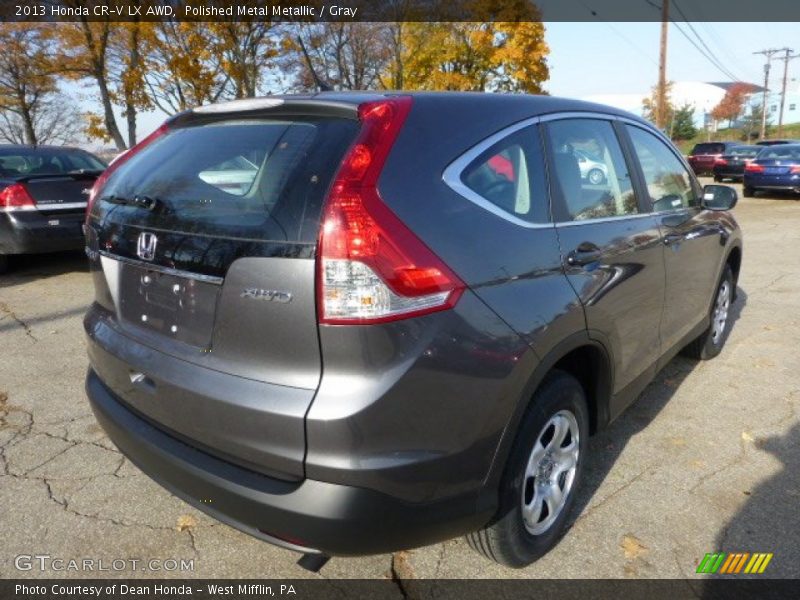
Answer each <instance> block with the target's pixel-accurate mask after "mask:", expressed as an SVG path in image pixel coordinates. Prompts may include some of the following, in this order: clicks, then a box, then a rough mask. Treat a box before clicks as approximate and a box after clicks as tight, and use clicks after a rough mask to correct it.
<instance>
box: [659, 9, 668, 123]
mask: <svg viewBox="0 0 800 600" xmlns="http://www.w3.org/2000/svg"><path fill="white" fill-rule="evenodd" d="M661 1H662V4H661V47H660V49H659V52H658V89H657V91H656V127H658V128H659V129H662V130H663V129H664V127H665V126H666V123H667V33H668V32H669V0H661Z"/></svg>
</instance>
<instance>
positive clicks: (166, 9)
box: [0, 0, 800, 33]
mask: <svg viewBox="0 0 800 600" xmlns="http://www.w3.org/2000/svg"><path fill="white" fill-rule="evenodd" d="M661 2H662V0H305V1H304V0H0V20H3V21H20V22H46V21H52V22H58V21H81V20H86V21H137V20H138V21H190V22H191V21H197V22H200V21H221V20H230V21H275V22H280V21H306V22H315V21H338V22H386V21H422V22H425V21H476V22H500V21H510V22H523V21H546V22H554V21H574V22H579V21H598V22H603V21H606V22H617V21H627V22H631V21H660V20H661V19H662V5H661ZM669 19H670V20H672V21H676V22H685V21H691V22H703V21H709V22H719V21H722V22H736V21H739V22H792V21H796V22H799V23H800V0H669ZM798 33H800V24H799V25H798Z"/></svg>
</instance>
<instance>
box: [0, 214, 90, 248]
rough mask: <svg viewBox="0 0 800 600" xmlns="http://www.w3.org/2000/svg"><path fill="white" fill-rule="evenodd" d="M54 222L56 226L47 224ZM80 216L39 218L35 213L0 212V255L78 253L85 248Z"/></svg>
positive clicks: (43, 216)
mask: <svg viewBox="0 0 800 600" xmlns="http://www.w3.org/2000/svg"><path fill="white" fill-rule="evenodd" d="M51 221H58V222H59V224H58V225H51V224H50V222H51ZM82 224H83V216H82V215H75V214H64V215H59V214H52V215H43V214H41V213H40V212H38V211H16V212H0V254H39V253H43V252H61V251H65V250H80V249H81V248H83V247H84V246H85V245H86V241H85V238H84V236H83V232H82V231H81V225H82Z"/></svg>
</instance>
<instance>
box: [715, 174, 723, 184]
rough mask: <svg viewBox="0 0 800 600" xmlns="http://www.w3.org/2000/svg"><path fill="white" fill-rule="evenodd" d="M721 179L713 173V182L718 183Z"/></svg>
mask: <svg viewBox="0 0 800 600" xmlns="http://www.w3.org/2000/svg"><path fill="white" fill-rule="evenodd" d="M721 181H722V177H720V176H719V175H714V183H720V182H721Z"/></svg>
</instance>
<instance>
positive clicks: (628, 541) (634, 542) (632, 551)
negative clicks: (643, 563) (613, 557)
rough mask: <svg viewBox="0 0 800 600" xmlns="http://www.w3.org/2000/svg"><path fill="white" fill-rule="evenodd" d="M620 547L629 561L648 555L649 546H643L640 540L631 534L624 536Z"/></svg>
mask: <svg viewBox="0 0 800 600" xmlns="http://www.w3.org/2000/svg"><path fill="white" fill-rule="evenodd" d="M620 547H621V548H622V551H623V552H624V553H625V558H627V559H632V558H639V557H640V556H641V555H642V554H645V553H647V546H645V545H644V544H642V542H641V540H640V539H639V538H637V537H636V536H634V535H631V534H629V533H628V534H625V535H623V536H622V542H621V543H620Z"/></svg>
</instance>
